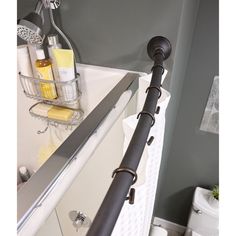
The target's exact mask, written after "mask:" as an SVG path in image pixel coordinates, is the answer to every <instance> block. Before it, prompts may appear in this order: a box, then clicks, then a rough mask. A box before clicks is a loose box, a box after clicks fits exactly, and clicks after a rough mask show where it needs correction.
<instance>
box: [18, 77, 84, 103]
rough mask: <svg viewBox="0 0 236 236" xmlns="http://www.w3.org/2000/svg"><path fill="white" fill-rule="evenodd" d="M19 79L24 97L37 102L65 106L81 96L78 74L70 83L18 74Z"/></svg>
mask: <svg viewBox="0 0 236 236" xmlns="http://www.w3.org/2000/svg"><path fill="white" fill-rule="evenodd" d="M19 78H20V82H21V86H22V88H23V91H24V93H25V95H26V96H27V97H29V98H33V99H35V100H38V101H46V102H47V103H49V104H55V105H62V106H63V105H64V106H65V105H71V104H74V103H75V102H77V101H78V99H79V98H80V96H81V92H80V91H79V85H78V82H79V75H78V74H77V77H76V78H74V79H72V80H70V81H55V80H44V79H38V78H33V77H28V76H25V75H22V74H21V73H19Z"/></svg>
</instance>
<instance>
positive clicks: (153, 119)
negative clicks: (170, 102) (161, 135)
mask: <svg viewBox="0 0 236 236" xmlns="http://www.w3.org/2000/svg"><path fill="white" fill-rule="evenodd" d="M142 114H146V115H149V116H150V117H151V118H152V124H151V126H153V125H154V124H155V117H154V115H153V114H152V113H150V112H148V111H141V112H139V113H138V115H137V119H139V117H140V116H141V115H142Z"/></svg>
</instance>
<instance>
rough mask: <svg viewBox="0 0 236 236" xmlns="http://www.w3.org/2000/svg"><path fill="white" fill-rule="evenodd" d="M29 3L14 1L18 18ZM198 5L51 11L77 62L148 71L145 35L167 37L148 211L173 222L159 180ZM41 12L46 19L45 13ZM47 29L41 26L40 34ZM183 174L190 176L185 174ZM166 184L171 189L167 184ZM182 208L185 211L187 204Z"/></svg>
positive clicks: (140, 2) (151, 0) (68, 3)
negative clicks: (154, 185) (164, 104)
mask: <svg viewBox="0 0 236 236" xmlns="http://www.w3.org/2000/svg"><path fill="white" fill-rule="evenodd" d="M207 1H208V0H207ZM35 4H36V0H34V1H33V0H18V5H17V14H18V18H21V17H23V16H24V15H26V14H28V13H29V12H30V11H32V9H33V8H34V6H35ZM198 4H199V0H129V1H127V0H119V1H116V0H100V1H95V0H64V1H63V3H62V6H61V7H60V8H59V10H57V11H56V14H55V15H56V18H57V22H58V23H59V24H60V25H61V27H62V28H63V30H64V31H65V33H66V34H67V35H68V36H69V37H70V38H71V39H72V41H73V45H74V46H75V47H76V49H77V50H78V51H79V54H80V57H81V60H82V62H83V63H88V64H94V65H102V66H108V67H115V68H124V69H129V70H137V71H145V72H150V69H151V66H152V62H151V61H150V60H149V58H148V56H147V54H146V45H147V42H148V41H149V39H150V38H151V37H153V36H155V35H163V36H165V37H167V38H168V39H169V40H170V41H171V44H172V47H173V51H172V54H171V57H170V58H169V59H168V60H167V61H166V63H165V64H166V66H165V67H166V68H167V69H168V71H169V73H168V76H167V79H166V81H165V83H164V88H167V89H168V90H169V91H170V92H171V94H172V98H171V101H170V103H169V107H168V110H167V118H166V134H165V145H164V151H163V161H162V167H161V172H160V178H159V179H160V185H159V187H161V188H159V187H158V194H157V201H156V202H157V204H158V203H159V198H160V200H161V204H158V205H157V206H156V211H155V212H154V213H155V215H158V216H163V217H164V218H166V219H172V220H173V221H174V222H181V218H180V219H178V218H175V217H172V216H173V214H171V212H169V211H167V212H165V211H164V210H163V209H162V207H161V206H162V204H164V202H165V199H166V198H167V197H168V196H167V195H166V194H168V192H166V190H165V189H164V190H163V188H162V186H163V184H162V183H166V182H164V181H167V180H166V179H167V176H166V171H172V170H173V169H172V170H171V169H170V167H169V166H170V165H172V163H171V161H170V160H171V159H170V158H168V157H169V150H170V147H171V143H172V138H174V137H173V131H174V128H175V122H176V115H177V112H178V109H179V105H180V101H181V98H182V99H183V96H182V88H183V84H184V78H185V74H186V69H187V66H188V62H189V54H190V50H191V42H192V35H193V31H194V27H195V21H196V15H197V11H198ZM44 13H45V18H46V22H47V21H48V16H47V11H44ZM48 31H49V25H48V24H47V25H46V32H48ZM51 31H52V29H51ZM21 43H23V42H22V41H21V40H18V44H21ZM195 50H196V49H195ZM185 83H186V82H185ZM207 89H209V88H207ZM181 104H182V102H181ZM175 133H176V132H175ZM174 139H175V138H174ZM171 150H172V149H171ZM174 171H175V170H174ZM186 175H187V173H186ZM188 178H191V176H190V175H188ZM194 178H195V177H193V181H194ZM168 184H169V188H170V189H172V185H171V183H170V182H168ZM183 188H184V186H183ZM163 201H164V202H163ZM180 202H181V201H180ZM176 204H178V202H176ZM183 207H184V208H185V209H188V206H187V207H186V206H183ZM184 211H187V210H184Z"/></svg>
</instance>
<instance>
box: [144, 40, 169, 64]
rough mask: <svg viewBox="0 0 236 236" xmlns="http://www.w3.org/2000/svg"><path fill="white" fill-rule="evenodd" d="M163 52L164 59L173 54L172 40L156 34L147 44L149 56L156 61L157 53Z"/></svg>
mask: <svg viewBox="0 0 236 236" xmlns="http://www.w3.org/2000/svg"><path fill="white" fill-rule="evenodd" d="M158 52H159V53H162V54H163V55H164V60H166V59H167V58H168V57H169V56H170V54H171V44H170V41H169V40H168V39H167V38H165V37H163V36H155V37H153V38H151V39H150V41H149V42H148V45H147V53H148V56H149V57H150V58H151V59H152V60H153V61H155V55H157V54H158Z"/></svg>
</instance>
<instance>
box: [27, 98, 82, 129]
mask: <svg viewBox="0 0 236 236" xmlns="http://www.w3.org/2000/svg"><path fill="white" fill-rule="evenodd" d="M39 103H41V102H38V103H36V104H34V105H33V106H31V107H30V109H29V113H30V114H31V115H32V116H33V117H35V118H38V119H41V120H43V121H47V123H48V124H50V125H53V126H57V125H59V124H61V125H66V126H68V127H71V126H77V125H79V124H80V123H81V122H82V121H83V115H84V112H83V111H82V110H80V109H77V110H75V109H71V110H73V115H72V117H71V118H70V119H69V120H68V121H63V120H58V119H52V118H48V117H46V116H42V115H39V114H36V113H34V112H33V110H32V109H33V108H34V107H35V106H36V105H38V104H39ZM66 108H67V107H66ZM67 109H68V108H67Z"/></svg>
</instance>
